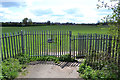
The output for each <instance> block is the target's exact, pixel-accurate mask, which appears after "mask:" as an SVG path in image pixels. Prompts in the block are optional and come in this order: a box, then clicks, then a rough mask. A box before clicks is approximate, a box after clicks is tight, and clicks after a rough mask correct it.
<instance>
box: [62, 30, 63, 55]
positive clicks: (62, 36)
mask: <svg viewBox="0 0 120 80" xmlns="http://www.w3.org/2000/svg"><path fill="white" fill-rule="evenodd" d="M62 55H63V31H62Z"/></svg>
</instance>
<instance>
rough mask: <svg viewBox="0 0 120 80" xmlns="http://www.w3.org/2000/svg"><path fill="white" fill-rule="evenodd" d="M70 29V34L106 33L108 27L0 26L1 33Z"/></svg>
mask: <svg viewBox="0 0 120 80" xmlns="http://www.w3.org/2000/svg"><path fill="white" fill-rule="evenodd" d="M21 30H23V31H42V30H43V31H44V30H45V31H47V30H48V31H72V34H74V35H76V34H78V32H79V33H89V34H90V33H97V34H107V32H108V28H107V27H105V26H101V27H98V26H86V25H64V26H63V25H54V26H31V27H2V33H10V32H11V33H13V32H18V31H21Z"/></svg>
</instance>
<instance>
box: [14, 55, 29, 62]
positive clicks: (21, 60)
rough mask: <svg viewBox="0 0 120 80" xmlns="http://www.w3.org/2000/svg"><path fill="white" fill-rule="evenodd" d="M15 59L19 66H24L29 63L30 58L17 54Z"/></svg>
mask: <svg viewBox="0 0 120 80" xmlns="http://www.w3.org/2000/svg"><path fill="white" fill-rule="evenodd" d="M16 59H18V60H19V62H20V64H26V63H29V62H30V57H29V56H28V55H26V54H18V55H17V56H16Z"/></svg>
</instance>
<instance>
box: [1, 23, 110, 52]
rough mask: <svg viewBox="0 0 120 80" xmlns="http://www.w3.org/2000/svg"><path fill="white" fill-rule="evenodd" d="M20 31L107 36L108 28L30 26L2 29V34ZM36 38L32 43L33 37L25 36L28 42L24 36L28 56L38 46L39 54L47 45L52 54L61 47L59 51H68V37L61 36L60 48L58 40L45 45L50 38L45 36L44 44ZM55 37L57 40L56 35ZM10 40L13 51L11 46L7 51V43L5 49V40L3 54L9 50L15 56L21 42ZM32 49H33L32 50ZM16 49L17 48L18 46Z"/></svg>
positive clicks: (40, 37)
mask: <svg viewBox="0 0 120 80" xmlns="http://www.w3.org/2000/svg"><path fill="white" fill-rule="evenodd" d="M21 30H23V31H31V33H33V32H34V31H38V33H41V32H42V30H43V31H47V30H48V31H63V32H66V31H72V35H77V34H78V33H83V34H84V33H85V34H86V33H87V34H91V33H92V34H94V33H97V34H107V32H108V28H107V27H105V26H101V27H98V26H83V25H69V26H67V25H64V26H61V25H56V26H31V27H2V33H3V34H4V33H10V32H11V33H13V32H18V31H19V32H20V31H21ZM34 37H35V36H34ZM38 37H39V38H38ZM38 37H37V38H36V41H35V38H34V41H33V35H29V37H28V36H27V38H28V40H29V41H26V36H24V43H25V44H24V47H25V52H26V53H27V52H28V53H30V54H33V52H34V51H36V50H37V52H38V46H39V50H40V52H43V51H46V50H47V45H48V48H49V50H50V52H53V51H54V49H55V50H57V52H58V50H59V51H60V47H62V46H63V49H61V51H62V50H63V51H68V50H69V47H68V45H69V43H68V40H69V37H68V39H67V36H66V37H65V36H63V38H62V36H61V40H62V39H63V40H64V41H63V43H64V44H62V43H61V46H60V44H58V40H57V42H56V43H52V44H51V43H50V44H49V43H48V44H47V38H50V36H48V37H47V36H46V37H45V43H44V39H43V41H42V36H40V35H39V36H38ZM54 37H55V36H54ZM56 37H57V39H58V35H57V36H56ZM12 39H13V40H11V39H10V44H12V43H11V41H12V42H13V49H12V47H11V46H10V49H8V48H9V44H8V43H7V46H8V48H7V46H6V40H5V39H4V45H5V52H7V49H8V52H9V51H10V50H13V51H12V53H13V54H15V50H17V48H16V46H17V45H16V44H17V43H19V42H20V44H21V41H20V40H16V37H13V38H12ZM14 39H15V40H14ZM40 39H41V41H40ZM7 40H8V39H7ZM2 42H3V41H2ZM8 42H9V41H8ZM59 42H60V35H59ZM26 43H27V44H26ZM33 43H34V44H33ZM2 44H3V43H2ZM44 44H45V45H44ZM26 45H27V47H26ZM40 45H41V47H40ZM42 45H43V46H42ZM44 46H45V47H44ZM58 46H59V49H58V48H57V47H58ZM33 47H35V48H34V49H33ZM2 48H3V46H2ZM18 48H19V46H18ZM20 48H21V45H20ZM18 50H19V49H18ZM29 50H30V51H29ZM33 50H34V51H33ZM2 51H3V52H4V49H2ZM8 54H9V53H8Z"/></svg>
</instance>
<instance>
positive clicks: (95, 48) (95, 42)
mask: <svg viewBox="0 0 120 80" xmlns="http://www.w3.org/2000/svg"><path fill="white" fill-rule="evenodd" d="M96 49H97V34H95V52H96Z"/></svg>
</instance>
